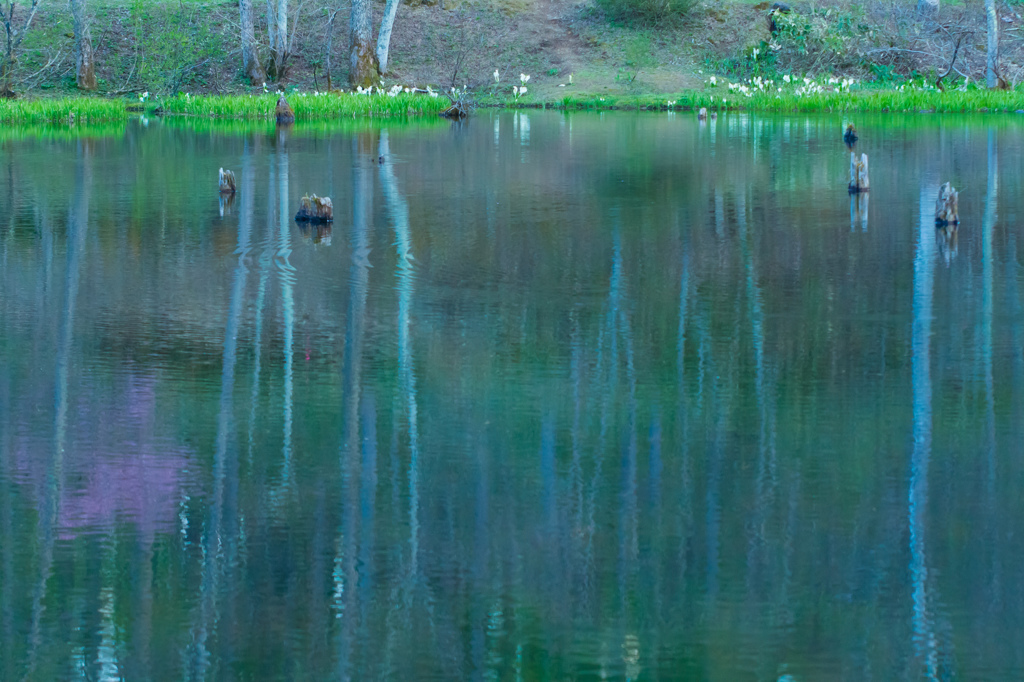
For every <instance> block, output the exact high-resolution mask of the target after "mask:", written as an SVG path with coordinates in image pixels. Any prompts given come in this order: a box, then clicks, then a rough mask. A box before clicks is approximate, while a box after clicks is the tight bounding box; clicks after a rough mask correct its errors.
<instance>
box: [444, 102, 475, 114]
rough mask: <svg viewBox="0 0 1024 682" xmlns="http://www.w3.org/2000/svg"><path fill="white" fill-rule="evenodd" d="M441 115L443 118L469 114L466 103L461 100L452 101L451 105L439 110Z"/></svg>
mask: <svg viewBox="0 0 1024 682" xmlns="http://www.w3.org/2000/svg"><path fill="white" fill-rule="evenodd" d="M441 116H443V117H445V118H466V117H467V116H469V111H467V107H466V105H464V104H463V103H462V102H461V101H458V102H452V105H451V106H450V107H448V108H447V109H445V110H444V111H442V112H441Z"/></svg>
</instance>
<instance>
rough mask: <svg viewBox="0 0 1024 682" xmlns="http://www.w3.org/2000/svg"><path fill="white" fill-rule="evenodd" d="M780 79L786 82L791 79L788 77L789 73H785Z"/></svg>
mask: <svg viewBox="0 0 1024 682" xmlns="http://www.w3.org/2000/svg"><path fill="white" fill-rule="evenodd" d="M782 80H784V81H786V82H787V83H788V82H789V81H790V80H791V79H790V77H789V74H788V73H787V74H786V75H785V76H783V77H782Z"/></svg>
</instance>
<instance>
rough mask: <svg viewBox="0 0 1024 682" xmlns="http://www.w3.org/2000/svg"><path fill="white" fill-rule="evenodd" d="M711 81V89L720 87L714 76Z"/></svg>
mask: <svg viewBox="0 0 1024 682" xmlns="http://www.w3.org/2000/svg"><path fill="white" fill-rule="evenodd" d="M709 80H710V81H711V87H715V86H717V85H718V79H717V78H715V77H714V76H712V77H711V78H710V79H709Z"/></svg>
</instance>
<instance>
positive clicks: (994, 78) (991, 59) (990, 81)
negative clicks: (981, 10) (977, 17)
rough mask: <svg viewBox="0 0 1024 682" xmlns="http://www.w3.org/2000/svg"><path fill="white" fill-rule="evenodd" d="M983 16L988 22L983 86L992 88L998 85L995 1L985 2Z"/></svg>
mask: <svg viewBox="0 0 1024 682" xmlns="http://www.w3.org/2000/svg"><path fill="white" fill-rule="evenodd" d="M985 15H986V18H987V20H988V59H987V64H986V68H985V85H987V86H988V87H990V88H994V87H996V86H998V85H999V15H998V14H996V0H985Z"/></svg>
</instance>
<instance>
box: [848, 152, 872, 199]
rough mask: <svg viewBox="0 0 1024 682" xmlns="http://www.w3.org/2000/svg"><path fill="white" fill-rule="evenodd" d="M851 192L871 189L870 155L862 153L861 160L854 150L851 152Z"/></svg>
mask: <svg viewBox="0 0 1024 682" xmlns="http://www.w3.org/2000/svg"><path fill="white" fill-rule="evenodd" d="M849 189H850V193H851V194H853V193H856V192H867V191H868V190H869V189H871V184H870V181H869V180H868V155H867V154H861V155H860V160H858V159H857V155H856V154H855V153H854V152H850V187H849Z"/></svg>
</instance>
